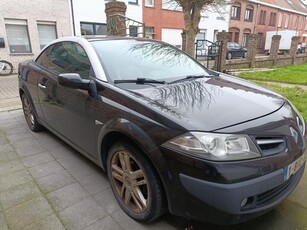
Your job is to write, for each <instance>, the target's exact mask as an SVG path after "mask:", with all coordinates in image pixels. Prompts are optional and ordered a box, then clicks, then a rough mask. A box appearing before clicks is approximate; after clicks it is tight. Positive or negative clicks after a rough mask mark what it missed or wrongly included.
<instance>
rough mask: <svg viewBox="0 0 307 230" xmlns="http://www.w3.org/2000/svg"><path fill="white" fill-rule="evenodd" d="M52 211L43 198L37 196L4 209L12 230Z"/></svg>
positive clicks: (33, 221) (37, 219)
mask: <svg viewBox="0 0 307 230" xmlns="http://www.w3.org/2000/svg"><path fill="white" fill-rule="evenodd" d="M52 213H53V210H52V208H51V207H50V205H49V204H48V202H47V201H46V199H45V198H43V197H37V198H34V199H32V200H29V201H26V202H23V203H21V204H19V205H17V206H14V207H12V208H10V209H8V210H6V211H5V215H6V220H7V223H8V225H9V227H10V229H12V230H15V229H16V230H17V229H22V228H23V227H25V226H28V225H30V224H32V223H35V222H37V221H39V220H40V219H42V218H44V217H46V216H49V215H51V214H52Z"/></svg>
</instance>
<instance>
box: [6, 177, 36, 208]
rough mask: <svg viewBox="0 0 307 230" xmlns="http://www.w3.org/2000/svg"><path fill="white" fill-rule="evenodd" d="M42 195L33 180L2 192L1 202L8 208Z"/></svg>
mask: <svg viewBox="0 0 307 230" xmlns="http://www.w3.org/2000/svg"><path fill="white" fill-rule="evenodd" d="M40 195H41V192H40V190H39V189H38V187H37V186H36V185H35V183H34V182H33V181H30V182H27V183H25V184H20V185H17V186H15V187H13V188H11V189H8V190H5V191H3V192H1V193H0V203H1V205H2V207H3V208H4V209H5V210H6V209H9V208H11V207H13V206H16V205H18V204H20V203H23V202H25V201H28V200H31V199H33V198H35V197H38V196H40Z"/></svg>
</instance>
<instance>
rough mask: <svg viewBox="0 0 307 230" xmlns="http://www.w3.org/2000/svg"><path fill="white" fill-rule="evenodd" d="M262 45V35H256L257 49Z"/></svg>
mask: <svg viewBox="0 0 307 230" xmlns="http://www.w3.org/2000/svg"><path fill="white" fill-rule="evenodd" d="M262 43H263V33H258V41H257V48H261V47H262Z"/></svg>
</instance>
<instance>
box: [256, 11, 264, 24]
mask: <svg viewBox="0 0 307 230" xmlns="http://www.w3.org/2000/svg"><path fill="white" fill-rule="evenodd" d="M265 18H266V11H265V10H261V11H260V15H259V19H258V24H259V25H264V24H265Z"/></svg>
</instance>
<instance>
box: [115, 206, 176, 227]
mask: <svg viewBox="0 0 307 230" xmlns="http://www.w3.org/2000/svg"><path fill="white" fill-rule="evenodd" d="M111 216H112V217H113V219H114V220H115V221H116V222H117V223H119V224H120V226H121V227H122V228H123V229H131V230H132V229H135V230H141V229H151V230H160V229H167V230H175V229H177V228H176V227H174V226H172V225H171V224H169V223H168V222H166V221H163V220H161V219H160V221H154V222H152V223H148V224H144V223H139V222H137V221H135V220H133V219H131V218H130V217H128V216H127V215H126V213H124V211H123V210H121V209H120V210H118V211H117V212H115V213H113V214H112V215H111Z"/></svg>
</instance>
